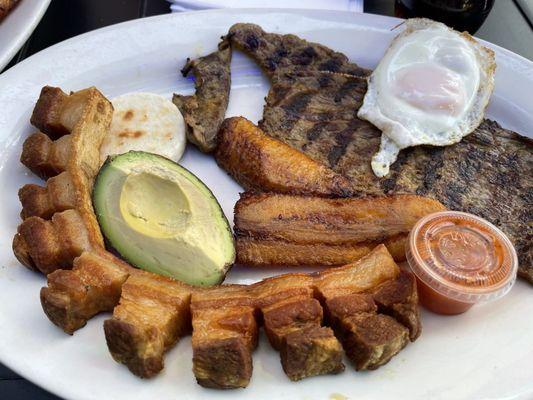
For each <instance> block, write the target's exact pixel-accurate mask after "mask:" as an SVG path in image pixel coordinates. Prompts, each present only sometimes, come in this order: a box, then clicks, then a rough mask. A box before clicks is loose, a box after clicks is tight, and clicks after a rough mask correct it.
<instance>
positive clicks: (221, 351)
mask: <svg viewBox="0 0 533 400" xmlns="http://www.w3.org/2000/svg"><path fill="white" fill-rule="evenodd" d="M254 313H255V310H254V307H251V306H228V307H220V308H216V309H211V308H201V307H195V306H193V307H192V324H193V334H192V348H193V372H194V376H195V377H196V380H197V381H198V383H199V384H200V385H201V386H204V387H209V388H217V389H234V388H239V387H246V386H248V382H250V378H251V377H252V370H253V366H252V351H253V350H254V349H255V347H256V346H257V321H256V319H255V316H254Z"/></svg>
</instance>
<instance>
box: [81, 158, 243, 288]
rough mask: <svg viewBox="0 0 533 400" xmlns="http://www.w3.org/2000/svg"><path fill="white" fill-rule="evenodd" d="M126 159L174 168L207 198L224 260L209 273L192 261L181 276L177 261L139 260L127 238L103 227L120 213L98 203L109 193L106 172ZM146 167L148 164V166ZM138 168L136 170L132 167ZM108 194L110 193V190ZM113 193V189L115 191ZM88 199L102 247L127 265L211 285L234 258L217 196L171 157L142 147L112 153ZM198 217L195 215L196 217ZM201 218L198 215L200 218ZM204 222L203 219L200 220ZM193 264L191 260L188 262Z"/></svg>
mask: <svg viewBox="0 0 533 400" xmlns="http://www.w3.org/2000/svg"><path fill="white" fill-rule="evenodd" d="M128 160H131V161H136V162H137V163H139V161H142V163H145V164H146V165H150V164H157V165H158V166H159V167H165V166H166V167H167V168H169V169H170V170H173V171H174V172H177V173H178V174H179V175H180V176H181V178H183V179H186V180H188V181H189V182H190V183H192V184H193V185H194V186H195V187H196V188H197V189H198V192H199V193H201V194H202V196H203V198H204V199H203V200H205V201H206V202H209V203H210V204H211V205H212V207H213V208H214V210H215V212H214V213H213V215H211V216H210V218H209V219H208V220H207V221H208V222H207V223H208V224H209V225H214V226H217V227H218V229H219V230H220V233H221V236H222V238H223V240H222V243H221V247H222V248H223V249H225V250H221V251H223V252H224V253H226V254H225V256H224V262H221V263H217V265H216V267H215V268H213V269H212V271H211V273H209V274H207V276H206V274H205V271H204V273H203V274H199V275H198V276H197V275H196V274H195V272H194V265H188V266H185V267H188V268H189V269H191V268H192V271H189V273H188V274H186V275H187V276H184V274H182V273H180V269H181V268H182V267H183V266H182V265H179V263H177V264H176V265H168V268H167V269H165V270H162V269H161V268H158V267H157V266H155V265H152V263H151V262H150V260H148V259H145V260H139V257H136V256H135V254H133V252H130V251H129V243H128V240H124V238H122V237H119V235H116V234H113V233H111V232H109V229H106V227H108V226H110V225H113V224H112V223H110V222H111V220H112V219H116V218H117V217H118V218H120V219H122V220H124V219H123V218H121V216H120V215H119V216H116V217H111V218H110V215H108V212H106V211H107V210H104V209H103V208H102V207H100V206H99V205H101V204H102V201H103V200H104V199H105V198H106V197H108V196H109V195H110V193H109V177H108V176H107V175H109V174H110V171H111V174H112V173H113V169H114V168H115V166H116V165H117V163H119V164H122V165H125V164H127V163H128ZM148 170H149V168H148ZM136 172H138V171H136ZM111 195H112V194H111ZM115 195H116V193H115ZM115 197H118V198H115V199H114V201H115V202H116V203H118V202H119V197H120V193H119V196H115ZM92 199H93V207H94V209H95V214H96V217H97V220H98V222H99V224H100V227H101V229H102V233H103V235H104V238H105V243H106V248H108V250H110V251H111V252H113V253H114V254H116V255H118V256H119V257H120V258H122V259H123V260H125V261H127V262H128V263H130V264H131V265H133V266H135V267H137V268H140V269H144V270H146V271H149V272H153V273H157V274H160V275H166V276H169V277H171V278H174V279H177V280H181V281H183V282H185V283H188V284H191V285H195V286H212V285H218V284H220V283H222V282H223V281H224V278H225V276H226V273H227V272H228V271H229V269H230V268H231V267H232V266H233V263H234V261H235V243H234V236H233V233H232V231H231V228H230V225H229V222H228V220H227V218H226V216H225V215H224V212H223V211H222V208H221V207H220V204H219V203H218V201H217V199H216V198H215V196H214V194H213V192H212V191H211V190H210V189H209V188H208V187H207V186H206V185H205V184H204V183H203V182H202V181H201V180H200V179H199V178H198V177H197V176H196V175H194V174H193V173H192V172H190V171H189V170H188V169H186V168H184V167H183V166H181V165H178V164H177V163H175V162H174V161H172V160H170V159H168V158H166V157H163V156H160V155H157V154H153V153H148V152H143V151H129V152H128V153H124V154H119V155H113V156H109V157H107V159H106V161H105V162H104V163H103V165H102V167H101V168H100V171H99V172H98V174H97V176H96V179H95V182H94V185H93V191H92ZM196 219H198V218H196ZM200 219H201V218H200ZM198 223H201V221H200V222H199V221H193V222H192V224H198ZM204 223H205V220H204ZM142 236H143V235H142V234H139V240H140V241H141V242H142V241H144V240H145V238H143V237H142ZM207 240H212V238H211V237H205V241H207ZM177 250H178V251H182V250H183V249H182V248H180V249H177ZM150 251H151V249H150V247H149V246H148V247H147V248H146V252H147V254H150ZM192 264H194V263H192Z"/></svg>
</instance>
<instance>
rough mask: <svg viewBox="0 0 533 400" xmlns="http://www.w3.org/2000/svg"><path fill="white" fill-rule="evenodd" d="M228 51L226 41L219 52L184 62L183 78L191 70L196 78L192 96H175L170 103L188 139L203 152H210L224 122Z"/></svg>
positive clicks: (227, 84)
mask: <svg viewBox="0 0 533 400" xmlns="http://www.w3.org/2000/svg"><path fill="white" fill-rule="evenodd" d="M230 63H231V49H230V47H229V44H228V43H227V42H225V41H223V42H222V43H220V45H219V50H218V51H216V52H214V53H211V54H209V55H207V56H205V57H201V58H199V59H197V60H190V59H188V60H187V63H186V64H185V66H184V67H183V69H182V70H181V72H182V74H183V76H187V75H188V74H189V72H191V71H192V73H193V74H194V77H195V78H196V82H195V87H196V93H195V94H194V95H193V96H182V95H178V94H175V95H174V97H173V99H172V101H173V102H174V104H175V105H176V106H177V107H178V108H179V110H180V111H181V113H182V114H183V118H184V119H185V124H186V125H187V139H189V141H191V142H192V143H194V144H195V145H196V146H198V148H199V149H200V150H202V151H203V152H206V153H208V152H210V151H213V150H214V148H215V146H216V139H217V132H218V128H219V127H220V124H221V123H222V121H223V120H224V115H225V114H226V108H227V107H228V101H229V90H230V87H231V75H230V68H229V67H230Z"/></svg>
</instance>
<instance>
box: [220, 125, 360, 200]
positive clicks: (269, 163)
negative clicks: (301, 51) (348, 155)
mask: <svg viewBox="0 0 533 400" xmlns="http://www.w3.org/2000/svg"><path fill="white" fill-rule="evenodd" d="M215 159H216V161H217V163H218V165H220V166H221V167H222V168H223V169H224V170H225V171H226V172H227V173H229V174H230V175H231V176H232V177H233V178H234V179H235V180H236V181H237V182H238V183H239V184H240V185H241V186H243V187H244V188H245V189H247V190H257V191H264V192H276V193H293V194H307V195H316V196H332V197H348V196H351V195H353V194H354V192H353V189H352V186H351V184H350V181H349V180H348V179H346V178H345V177H343V176H342V175H339V174H337V173H335V172H334V171H333V170H331V169H329V168H327V167H326V166H324V165H322V164H320V163H319V162H316V161H314V160H313V159H311V158H309V157H308V156H306V155H305V154H304V153H302V152H300V151H298V150H295V149H293V148H292V147H290V146H288V145H286V144H285V143H283V142H280V141H278V140H276V139H273V138H271V137H270V136H268V135H266V134H265V133H263V131H262V130H261V129H259V128H258V127H257V126H255V125H254V124H253V123H251V122H250V121H248V120H247V119H246V118H243V117H233V118H228V119H226V120H225V121H224V123H223V124H222V127H221V128H220V131H219V133H218V146H217V148H216V150H215Z"/></svg>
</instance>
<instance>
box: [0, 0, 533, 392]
mask: <svg viewBox="0 0 533 400" xmlns="http://www.w3.org/2000/svg"><path fill="white" fill-rule="evenodd" d="M47 1H48V2H49V0H47ZM45 9H46V8H45ZM227 12H231V13H232V14H235V13H244V15H246V14H247V13H254V14H262V13H282V14H303V15H309V16H311V17H313V16H315V17H316V16H317V15H318V14H317V13H320V14H323V13H324V12H326V13H328V14H330V15H334V14H339V15H343V14H347V13H345V12H338V11H324V10H305V11H304V10H297V9H294V10H291V9H260V10H258V9H232V10H231V11H229V10H224V9H219V10H205V11H195V12H187V13H180V14H169V15H161V16H153V17H148V18H144V19H142V20H131V21H126V22H123V23H119V24H115V25H110V26H107V27H104V28H101V29H98V30H95V31H91V32H88V33H85V34H82V35H79V36H76V37H74V38H70V39H68V40H66V41H63V42H60V43H58V44H56V45H54V46H51V47H49V48H47V49H45V50H42V51H41V52H39V53H36V54H35V55H33V56H32V57H29V58H28V59H26V60H24V61H22V62H21V63H19V64H17V65H15V66H14V67H12V68H10V69H9V70H7V71H5V72H4V73H3V74H0V85H3V84H8V83H9V80H10V79H16V77H17V75H18V74H19V71H21V70H23V69H24V68H25V67H26V66H29V65H31V64H33V63H35V62H37V61H40V60H42V59H45V58H47V57H49V56H51V55H54V54H60V53H61V51H62V49H63V48H65V47H66V46H68V45H72V44H79V43H81V42H82V41H91V38H92V37H93V36H94V35H97V34H102V33H106V32H109V31H114V30H116V29H123V28H125V27H127V26H133V25H138V24H150V23H151V21H152V20H161V19H165V18H168V19H172V18H177V17H179V18H183V17H185V18H189V17H190V16H193V17H195V16H198V15H199V14H224V13H227ZM43 13H44V10H43ZM360 16H364V17H366V18H368V19H369V21H372V19H373V18H375V21H376V22H380V23H383V24H384V25H383V26H385V25H389V24H391V25H394V23H397V22H398V21H400V20H398V19H396V18H391V17H384V16H378V15H373V14H360ZM384 21H387V23H384ZM30 33H31V32H30ZM28 35H29V33H28ZM482 42H483V43H485V44H487V45H488V46H490V47H491V48H493V49H494V50H496V51H497V52H498V53H499V54H500V55H502V56H503V57H505V58H507V59H509V60H511V62H512V63H515V64H516V65H518V66H522V67H524V68H525V69H526V73H527V75H529V74H530V73H531V74H533V62H531V61H529V60H527V59H526V58H524V57H522V56H520V55H518V54H515V53H513V52H511V51H509V50H507V49H504V48H501V47H499V46H496V45H493V44H491V43H487V42H484V41H482ZM532 76H533V75H532ZM3 97H4V98H3ZM6 99H7V97H5V94H4V95H3V94H2V93H0V104H3V103H4V102H5V100H6ZM4 122H5V121H3V120H2V118H1V116H0V131H1V130H2V125H3V123H4ZM1 143H2V137H0V144H1ZM4 143H6V142H4ZM2 153H4V149H0V155H1V154H2ZM1 167H2V162H1V161H0V168H1ZM0 349H2V347H1V346H0ZM0 361H2V363H4V364H5V365H6V366H7V367H9V368H10V369H12V370H13V371H15V372H16V373H17V374H19V375H21V376H23V377H25V378H26V379H28V380H30V381H32V382H34V383H35V384H37V385H39V386H41V387H43V388H44V389H46V390H48V391H50V392H53V393H55V394H57V395H59V396H62V397H64V398H76V394H75V393H73V392H71V391H69V390H68V388H67V387H65V388H61V389H58V386H57V385H53V384H49V383H48V382H43V381H42V380H41V379H40V378H39V376H37V374H30V373H28V372H27V371H26V370H25V369H24V362H19V361H20V360H18V359H17V358H16V357H12V356H11V355H10V354H7V353H5V352H2V353H0Z"/></svg>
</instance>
